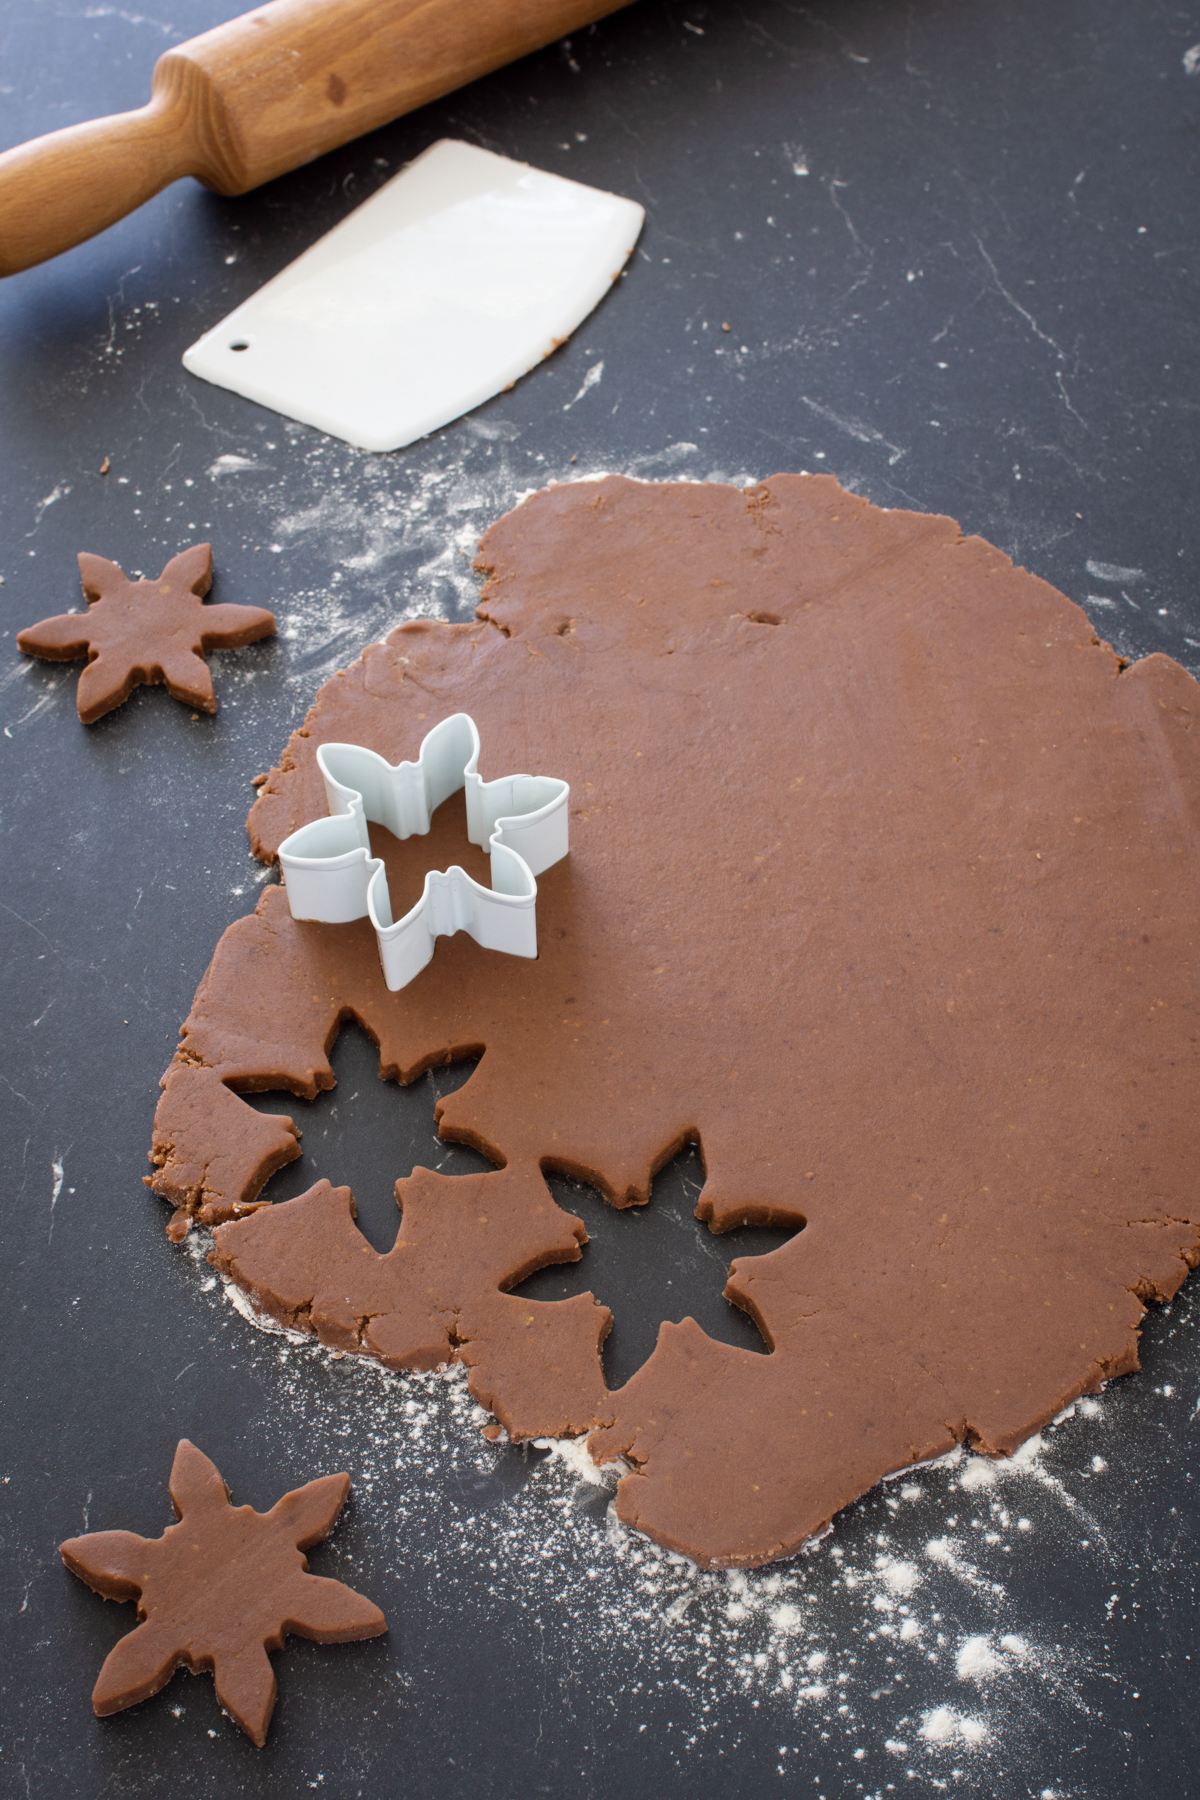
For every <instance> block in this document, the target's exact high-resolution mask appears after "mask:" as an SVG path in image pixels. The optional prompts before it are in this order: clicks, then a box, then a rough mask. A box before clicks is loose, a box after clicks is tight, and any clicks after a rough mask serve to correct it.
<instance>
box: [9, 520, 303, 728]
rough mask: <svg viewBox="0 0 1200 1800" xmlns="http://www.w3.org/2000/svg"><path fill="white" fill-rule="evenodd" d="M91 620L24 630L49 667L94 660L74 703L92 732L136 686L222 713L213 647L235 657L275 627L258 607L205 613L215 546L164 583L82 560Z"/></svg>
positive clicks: (30, 650) (177, 559)
mask: <svg viewBox="0 0 1200 1800" xmlns="http://www.w3.org/2000/svg"><path fill="white" fill-rule="evenodd" d="M79 572H80V575H81V576H82V578H83V591H84V595H85V596H86V598H87V601H88V610H87V612H85V613H59V614H58V615H57V617H55V618H53V619H43V620H42V622H41V624H40V625H30V626H29V627H28V628H27V629H26V630H25V631H21V632H18V633H17V646H18V648H19V649H21V650H23V651H24V652H25V654H26V656H41V657H45V658H46V660H47V661H49V662H75V661H77V660H78V659H79V657H81V656H86V657H87V659H88V665H87V668H86V669H85V670H84V671H83V674H82V675H81V676H80V677H79V686H78V687H77V689H76V691H75V703H76V705H77V706H78V708H79V717H80V718H81V719H82V721H83V723H84V724H85V725H92V724H94V723H95V721H96V720H97V719H100V718H103V716H104V714H105V713H107V712H111V711H112V710H113V708H114V707H115V706H120V705H121V703H122V702H123V701H125V700H128V698H129V696H130V694H132V692H133V690H134V688H135V687H140V686H147V687H151V686H153V685H154V684H155V683H156V682H165V683H166V688H167V692H168V693H169V694H170V695H172V696H173V698H174V699H176V700H182V701H183V703H184V705H185V706H193V707H196V708H197V709H198V710H199V711H200V712H207V713H215V712H216V710H217V696H216V694H215V692H214V691H213V679H212V671H211V670H210V669H209V666H208V664H207V663H206V662H205V660H204V656H205V652H206V651H209V650H235V649H238V648H239V647H240V646H241V645H243V644H254V643H257V642H258V640H259V638H264V637H270V636H271V634H272V632H273V631H274V630H275V615H274V613H269V612H267V611H266V609H265V608H264V607H261V606H230V605H221V606H205V605H204V604H203V596H204V595H205V594H207V592H208V590H209V588H210V587H211V586H212V545H211V544H193V545H192V547H191V549H190V550H184V551H181V552H180V554H179V555H178V556H173V557H172V558H171V560H170V562H169V563H168V564H167V566H166V568H165V569H164V570H163V572H162V574H161V575H160V576H159V578H158V580H157V581H130V580H129V578H128V576H127V575H125V574H124V573H123V571H122V570H121V569H119V568H118V567H117V565H116V563H113V562H106V561H105V559H104V557H102V556H89V555H87V554H86V553H84V554H81V555H80V558H79Z"/></svg>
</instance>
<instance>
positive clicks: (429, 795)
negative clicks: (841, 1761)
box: [279, 713, 571, 992]
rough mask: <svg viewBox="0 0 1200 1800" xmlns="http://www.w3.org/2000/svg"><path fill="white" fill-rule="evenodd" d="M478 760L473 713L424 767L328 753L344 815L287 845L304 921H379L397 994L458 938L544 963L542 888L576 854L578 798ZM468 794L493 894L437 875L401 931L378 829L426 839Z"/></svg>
mask: <svg viewBox="0 0 1200 1800" xmlns="http://www.w3.org/2000/svg"><path fill="white" fill-rule="evenodd" d="M478 761H479V732H478V731H477V730H476V727H475V721H474V719H472V718H471V716H470V714H469V713H454V714H452V715H451V717H450V718H448V719H443V720H442V722H441V724H440V725H435V726H434V728H433V730H432V731H431V732H429V734H428V735H427V736H426V738H425V739H424V741H423V742H422V744H421V748H420V751H419V752H418V755H417V760H416V762H415V763H414V762H402V763H398V764H395V765H393V764H392V763H389V762H386V761H385V760H384V758H383V757H382V756H378V755H376V753H375V751H374V750H366V749H364V748H363V747H362V746H361V745H359V744H322V745H321V747H320V749H319V750H318V751H317V766H318V768H319V769H320V771H321V774H322V776H323V778H324V781H325V795H326V798H327V800H328V802H329V811H330V814H331V815H332V816H331V817H330V818H328V819H316V820H314V822H313V823H312V824H311V825H302V826H301V827H300V829H299V831H293V832H292V834H291V836H290V837H288V838H285V839H284V841H283V843H282V844H280V846H279V862H280V867H281V868H282V870H283V877H284V881H285V882H286V884H287V897H288V905H289V906H290V907H291V910H292V917H293V918H294V919H319V920H323V921H324V922H325V923H326V924H330V925H344V924H347V923H348V922H349V921H350V920H352V919H361V918H364V917H369V918H370V920H371V923H372V925H373V926H374V927H375V936H376V938H377V939H378V942H379V960H380V962H381V963H382V965H383V978H384V980H385V981H386V982H387V985H388V987H389V988H391V989H392V991H393V992H395V991H396V990H397V989H398V988H402V987H407V985H408V983H409V982H410V981H411V980H412V979H413V977H414V976H415V975H419V974H420V972H421V970H422V969H423V968H424V967H425V965H426V963H427V962H429V961H430V960H431V959H432V957H433V952H434V946H435V941H436V939H437V938H438V937H452V936H453V935H454V933H455V932H456V931H466V932H469V933H470V935H471V936H472V937H473V938H474V939H475V942H476V943H477V944H481V945H482V946H483V948H484V949H485V950H503V951H504V952H505V953H506V954H507V955H509V956H529V957H535V956H536V955H537V882H536V881H535V880H534V877H535V875H540V874H541V873H542V870H543V869H549V868H550V867H551V866H552V865H553V864H554V863H556V862H559V861H560V860H561V859H562V858H563V857H564V856H565V855H566V854H567V848H568V845H567V801H568V799H569V797H570V793H571V790H570V788H569V787H568V786H567V783H566V782H565V781H557V780H555V779H553V778H552V777H551V776H546V775H505V776H502V777H501V778H500V779H499V780H498V781H484V780H482V779H481V777H480V776H479V775H478V773H477V772H476V764H477V763H478ZM459 788H465V789H466V796H467V836H468V838H469V839H470V840H471V842H472V843H473V844H478V845H480V847H481V848H482V849H484V850H486V851H487V852H488V854H489V855H490V856H491V859H492V885H491V888H490V889H488V888H485V887H481V886H480V885H479V883H478V882H477V881H473V880H472V879H471V877H470V876H469V875H468V874H467V872H466V870H465V869H460V868H459V867H458V866H457V864H456V865H455V866H454V867H453V868H450V869H446V870H444V871H442V870H436V869H431V870H430V872H429V874H428V875H426V877H425V888H424V891H423V893H422V895H421V898H420V899H419V900H418V901H417V903H416V905H415V906H414V907H413V908H412V909H411V910H410V911H409V912H407V913H405V915H404V917H403V918H402V919H397V920H396V921H395V922H393V920H392V903H391V896H390V894H389V893H388V883H387V870H386V869H385V868H384V865H383V863H382V862H381V860H380V859H379V858H378V857H377V856H372V855H371V840H370V837H369V835H368V832H367V821H368V820H370V821H371V822H372V823H373V824H376V825H386V827H387V829H388V830H389V831H390V832H392V833H393V835H394V836H396V837H398V838H407V837H412V836H413V835H414V834H418V835H423V834H424V833H425V832H427V831H428V830H429V827H430V823H431V820H432V817H433V813H434V812H435V810H436V809H437V808H438V807H439V806H440V805H441V804H442V801H443V800H448V799H449V798H450V795H451V794H454V793H457V792H458V790H459Z"/></svg>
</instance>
